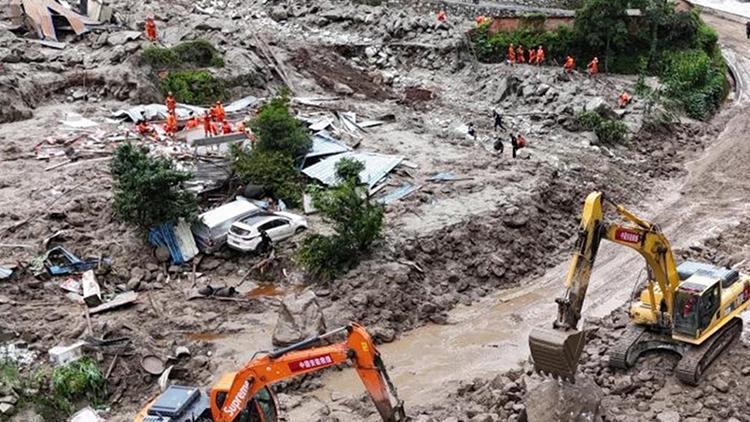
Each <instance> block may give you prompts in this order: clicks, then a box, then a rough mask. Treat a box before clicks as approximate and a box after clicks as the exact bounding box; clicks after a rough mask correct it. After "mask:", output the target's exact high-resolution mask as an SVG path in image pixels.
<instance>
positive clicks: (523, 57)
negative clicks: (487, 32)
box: [437, 10, 750, 158]
mask: <svg viewBox="0 0 750 422" xmlns="http://www.w3.org/2000/svg"><path fill="white" fill-rule="evenodd" d="M437 20H438V21H439V22H447V20H448V14H447V13H446V12H445V10H440V11H439V12H438V14H437ZM475 23H476V25H477V27H480V26H485V25H491V24H492V19H491V18H488V17H486V16H477V17H476V19H475ZM747 31H748V38H750V22H748V25H747ZM527 57H528V59H527ZM545 59H546V54H545V50H544V46H543V45H541V44H540V45H538V46H536V47H534V46H532V47H530V48H528V49H525V48H524V46H523V45H521V44H519V45H518V46H517V47H516V46H515V45H514V44H513V43H511V44H510V45H508V50H507V53H506V55H505V63H506V64H508V65H510V66H515V65H516V64H526V63H528V64H529V65H532V66H541V65H542V64H544V62H545ZM575 69H576V62H575V59H574V58H573V56H570V55H568V56H566V57H565V62H564V63H563V72H564V73H565V74H568V75H571V74H573V72H574V71H575ZM586 72H587V74H588V76H589V77H590V78H593V77H596V75H598V74H599V58H598V57H594V58H593V59H591V61H590V62H589V63H588V65H587V66H586ZM631 99H632V97H631V96H630V94H629V93H628V92H627V91H622V93H621V94H620V95H619V96H618V97H617V104H618V106H619V107H620V108H625V107H627V105H628V104H629V103H630V101H631ZM492 118H493V120H494V122H493V123H494V131H495V132H497V130H498V129H501V130H504V131H507V129H506V127H505V125H504V124H503V116H502V115H501V114H500V113H499V112H498V111H497V110H493V111H492ZM467 135H468V136H469V137H471V138H472V139H474V140H477V136H478V135H477V129H476V127H475V126H474V123H471V122H470V123H468V125H467ZM510 145H511V148H512V152H511V154H512V156H513V158H516V155H517V152H518V150H519V149H521V148H524V147H525V146H526V139H525V138H524V136H523V134H522V133H520V132H519V133H518V134H517V135H516V134H515V133H511V134H510ZM493 148H494V149H495V151H496V152H497V153H498V154H500V155H502V154H503V151H504V150H505V147H504V145H503V141H502V138H500V137H497V138H496V140H495V142H494V144H493Z"/></svg>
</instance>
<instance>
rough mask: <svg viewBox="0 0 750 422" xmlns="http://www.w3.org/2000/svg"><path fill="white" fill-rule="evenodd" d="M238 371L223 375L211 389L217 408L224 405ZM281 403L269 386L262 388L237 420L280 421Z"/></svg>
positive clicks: (247, 421) (252, 421) (244, 421)
mask: <svg viewBox="0 0 750 422" xmlns="http://www.w3.org/2000/svg"><path fill="white" fill-rule="evenodd" d="M235 375H236V372H229V373H226V374H224V376H222V377H221V379H220V380H219V382H218V383H216V385H214V387H213V388H212V389H211V394H210V399H211V400H214V401H215V402H214V403H215V405H216V407H217V408H221V407H223V406H224V401H225V400H226V398H227V393H228V392H229V389H230V388H231V387H232V381H233V380H234V377H235ZM278 420H279V404H278V402H277V401H276V395H275V394H274V393H273V391H271V389H270V388H268V387H263V388H261V389H260V390H259V391H258V392H257V393H256V394H255V396H254V397H253V398H252V399H250V400H249V401H248V402H247V406H245V410H243V411H242V413H240V414H239V415H238V416H237V418H236V419H235V421H238V422H278Z"/></svg>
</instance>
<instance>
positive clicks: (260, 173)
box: [232, 146, 302, 206]
mask: <svg viewBox="0 0 750 422" xmlns="http://www.w3.org/2000/svg"><path fill="white" fill-rule="evenodd" d="M232 156H233V157H234V162H233V168H234V171H235V173H237V175H238V176H239V177H240V179H241V180H242V182H243V183H252V184H256V185H263V186H265V187H266V188H267V189H269V190H270V191H271V193H272V195H273V196H274V197H275V198H280V199H283V200H284V202H286V203H287V204H288V205H290V206H297V205H299V203H300V200H301V199H302V184H301V183H300V180H299V174H298V173H297V170H296V168H295V167H294V160H292V159H291V158H290V157H289V156H287V155H284V154H283V153H281V152H278V151H264V150H251V151H245V150H243V149H242V148H240V147H236V146H233V147H232Z"/></svg>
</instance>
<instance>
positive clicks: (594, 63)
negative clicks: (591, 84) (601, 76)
mask: <svg viewBox="0 0 750 422" xmlns="http://www.w3.org/2000/svg"><path fill="white" fill-rule="evenodd" d="M588 69H589V76H594V75H596V74H597V73H599V58H598V57H594V59H593V60H591V63H589V65H588Z"/></svg>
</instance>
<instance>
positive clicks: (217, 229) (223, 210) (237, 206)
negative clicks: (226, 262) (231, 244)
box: [192, 197, 263, 253]
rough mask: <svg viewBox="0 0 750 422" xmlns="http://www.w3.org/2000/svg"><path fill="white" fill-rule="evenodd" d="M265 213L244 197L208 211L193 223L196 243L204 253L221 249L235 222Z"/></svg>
mask: <svg viewBox="0 0 750 422" xmlns="http://www.w3.org/2000/svg"><path fill="white" fill-rule="evenodd" d="M261 213H263V210H261V209H260V207H258V206H257V205H255V204H253V203H252V202H250V201H248V200H246V199H244V198H242V197H237V199H236V200H234V201H232V202H230V203H228V204H224V205H222V206H220V207H218V208H214V209H212V210H209V211H206V212H204V213H203V214H201V215H200V216H198V221H196V222H195V223H193V227H192V231H193V237H195V243H196V245H197V246H198V249H200V251H201V252H203V253H213V252H216V251H217V250H219V249H220V248H221V247H222V246H223V245H224V243H226V241H227V233H228V232H229V228H230V227H231V226H232V224H234V222H236V221H238V220H241V219H243V218H247V217H249V216H252V215H257V214H261Z"/></svg>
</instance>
